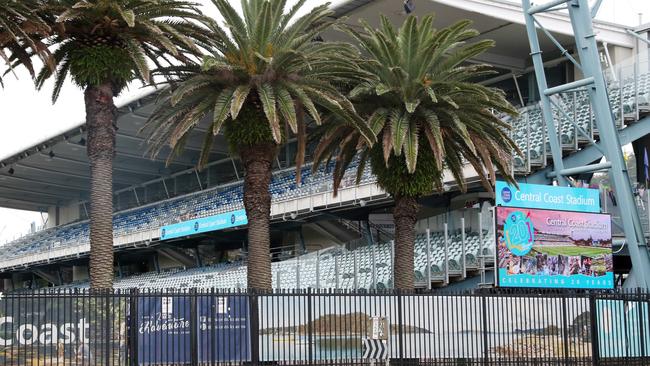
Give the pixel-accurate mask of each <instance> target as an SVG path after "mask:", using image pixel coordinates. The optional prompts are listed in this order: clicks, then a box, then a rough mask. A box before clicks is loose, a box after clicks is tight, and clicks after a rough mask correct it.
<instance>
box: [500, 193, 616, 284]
mask: <svg viewBox="0 0 650 366" xmlns="http://www.w3.org/2000/svg"><path fill="white" fill-rule="evenodd" d="M496 204H497V208H496V212H495V225H496V236H495V238H496V250H497V258H496V260H497V269H498V271H497V285H498V286H501V287H541V288H584V289H611V288H613V286H614V272H613V255H612V227H611V217H610V216H609V215H604V214H600V194H599V191H598V190H597V189H588V188H572V187H557V186H545V185H536V184H526V183H520V184H519V187H515V186H512V185H508V184H507V183H505V182H501V181H499V182H497V184H496Z"/></svg>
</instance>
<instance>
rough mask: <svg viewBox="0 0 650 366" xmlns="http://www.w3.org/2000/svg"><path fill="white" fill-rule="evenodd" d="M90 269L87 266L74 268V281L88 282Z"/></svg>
mask: <svg viewBox="0 0 650 366" xmlns="http://www.w3.org/2000/svg"><path fill="white" fill-rule="evenodd" d="M88 279H89V278H88V267H87V266H72V281H73V282H77V281H87V280H88Z"/></svg>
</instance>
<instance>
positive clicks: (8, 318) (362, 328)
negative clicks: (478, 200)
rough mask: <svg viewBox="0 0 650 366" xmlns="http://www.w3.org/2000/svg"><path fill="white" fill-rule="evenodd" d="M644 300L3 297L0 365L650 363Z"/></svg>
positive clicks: (498, 295)
mask: <svg viewBox="0 0 650 366" xmlns="http://www.w3.org/2000/svg"><path fill="white" fill-rule="evenodd" d="M649 307H650V296H649V295H648V294H647V293H642V292H627V293H626V292H615V293H614V292H612V293H579V292H575V293H568V292H562V293H559V292H558V293H550V292H542V293H540V292H497V291H486V292H479V293H464V294H441V293H436V292H430V293H406V292H395V291H390V292H342V291H295V292H274V293H261V292H233V291H229V292H221V291H216V290H213V291H190V292H173V291H164V292H160V291H127V292H120V291H115V292H94V293H89V292H80V291H75V290H61V291H56V292H51V291H50V292H30V293H12V294H5V295H4V296H3V297H2V299H1V300H0V312H1V313H0V365H255V364H282V365H284V364H291V365H305V364H309V365H357V364H369V363H370V362H371V361H372V360H371V359H369V358H364V357H377V358H380V359H381V360H386V359H390V363H391V364H401V365H418V364H419V365H635V364H637V365H650V317H649V315H650V314H649V313H648V310H649ZM364 346H366V347H369V348H372V349H365V348H364ZM375 348H376V349H375Z"/></svg>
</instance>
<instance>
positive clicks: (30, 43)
mask: <svg viewBox="0 0 650 366" xmlns="http://www.w3.org/2000/svg"><path fill="white" fill-rule="evenodd" d="M39 5H40V3H39V1H37V0H21V1H18V0H0V59H2V61H4V62H5V63H6V64H7V65H8V66H9V70H8V71H7V72H11V71H12V69H13V66H14V65H15V64H22V65H23V66H25V68H27V70H28V71H29V72H30V74H31V75H32V77H34V66H33V64H32V59H31V56H32V55H38V56H39V58H40V59H41V61H44V62H45V63H47V62H48V56H49V52H48V50H47V46H46V45H45V44H44V43H43V39H44V38H45V37H47V35H48V34H49V33H50V27H49V26H48V25H47V22H46V21H45V20H44V19H43V18H41V16H40V15H39V14H37V13H36V12H35V11H34V10H35V9H38V6H39ZM2 86H3V83H2V75H0V87H2Z"/></svg>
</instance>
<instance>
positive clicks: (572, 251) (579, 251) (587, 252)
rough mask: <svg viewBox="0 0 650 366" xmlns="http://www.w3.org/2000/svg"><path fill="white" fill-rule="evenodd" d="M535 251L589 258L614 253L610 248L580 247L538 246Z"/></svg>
mask: <svg viewBox="0 0 650 366" xmlns="http://www.w3.org/2000/svg"><path fill="white" fill-rule="evenodd" d="M533 250H534V251H536V252H538V253H542V254H548V255H566V256H575V255H584V256H588V257H592V256H597V255H599V254H609V253H611V252H612V250H611V249H609V248H590V247H578V246H536V247H534V248H533Z"/></svg>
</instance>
